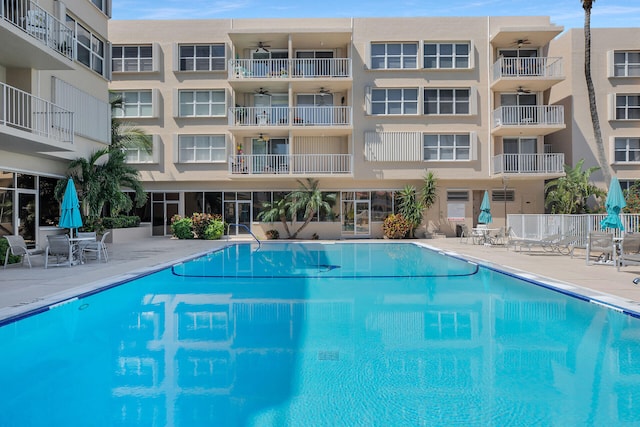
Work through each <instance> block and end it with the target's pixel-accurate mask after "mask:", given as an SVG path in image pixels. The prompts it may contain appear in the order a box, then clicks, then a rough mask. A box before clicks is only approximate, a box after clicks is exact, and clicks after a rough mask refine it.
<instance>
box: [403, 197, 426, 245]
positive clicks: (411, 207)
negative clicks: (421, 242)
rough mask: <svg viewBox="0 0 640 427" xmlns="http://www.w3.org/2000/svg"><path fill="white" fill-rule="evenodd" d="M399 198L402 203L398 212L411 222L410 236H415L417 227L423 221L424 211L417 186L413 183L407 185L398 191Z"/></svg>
mask: <svg viewBox="0 0 640 427" xmlns="http://www.w3.org/2000/svg"><path fill="white" fill-rule="evenodd" d="M397 194H398V199H399V200H400V204H399V206H398V212H399V213H400V215H402V216H403V217H404V219H405V220H406V221H407V223H409V237H411V238H413V237H414V233H415V229H416V228H418V226H419V225H420V223H421V222H422V213H423V211H424V206H423V204H422V202H421V200H420V199H419V198H418V195H417V194H416V188H415V187H414V186H413V185H407V186H405V187H404V188H403V189H402V190H400V191H398V193H397Z"/></svg>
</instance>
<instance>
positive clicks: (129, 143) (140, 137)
mask: <svg viewBox="0 0 640 427" xmlns="http://www.w3.org/2000/svg"><path fill="white" fill-rule="evenodd" d="M123 103H124V102H123V99H122V97H121V96H120V95H117V94H114V93H113V92H111V94H110V100H109V104H110V105H111V111H112V112H114V111H117V110H118V109H122V106H123ZM111 117H112V118H111V146H110V148H111V149H112V150H126V149H127V148H140V149H143V150H144V151H146V152H147V153H149V154H150V153H151V150H152V147H153V141H152V138H151V135H148V134H147V133H146V132H145V131H144V130H142V129H140V128H139V127H137V126H134V125H132V124H131V123H128V122H125V121H123V120H122V119H119V118H116V117H115V114H112V115H111Z"/></svg>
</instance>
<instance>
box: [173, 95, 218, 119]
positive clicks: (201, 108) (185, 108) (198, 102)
mask: <svg viewBox="0 0 640 427" xmlns="http://www.w3.org/2000/svg"><path fill="white" fill-rule="evenodd" d="M178 97H179V102H180V117H212V116H224V115H225V113H226V99H225V92H224V90H222V89H217V90H181V91H179V95H178Z"/></svg>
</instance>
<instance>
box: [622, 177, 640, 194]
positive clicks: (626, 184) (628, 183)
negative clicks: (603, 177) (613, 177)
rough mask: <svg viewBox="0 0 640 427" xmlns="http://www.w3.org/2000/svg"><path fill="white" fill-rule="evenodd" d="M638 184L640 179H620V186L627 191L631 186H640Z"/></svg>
mask: <svg viewBox="0 0 640 427" xmlns="http://www.w3.org/2000/svg"><path fill="white" fill-rule="evenodd" d="M638 185H640V180H634V179H621V180H620V187H621V188H622V191H623V192H627V191H629V190H631V187H633V186H638Z"/></svg>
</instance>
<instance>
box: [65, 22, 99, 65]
mask: <svg viewBox="0 0 640 427" xmlns="http://www.w3.org/2000/svg"><path fill="white" fill-rule="evenodd" d="M67 26H68V27H69V28H71V29H72V30H73V34H74V38H75V41H76V60H77V61H78V62H80V63H81V64H84V65H86V66H87V67H89V68H91V69H92V70H93V71H95V72H96V73H98V74H100V75H101V76H105V75H106V69H105V66H104V53H105V52H104V45H105V42H104V41H103V40H102V39H101V38H100V37H98V36H97V35H95V34H93V33H92V32H91V31H90V30H89V29H87V28H86V27H84V26H83V25H82V24H80V23H78V22H76V20H75V19H74V18H72V17H70V16H69V15H67Z"/></svg>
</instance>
